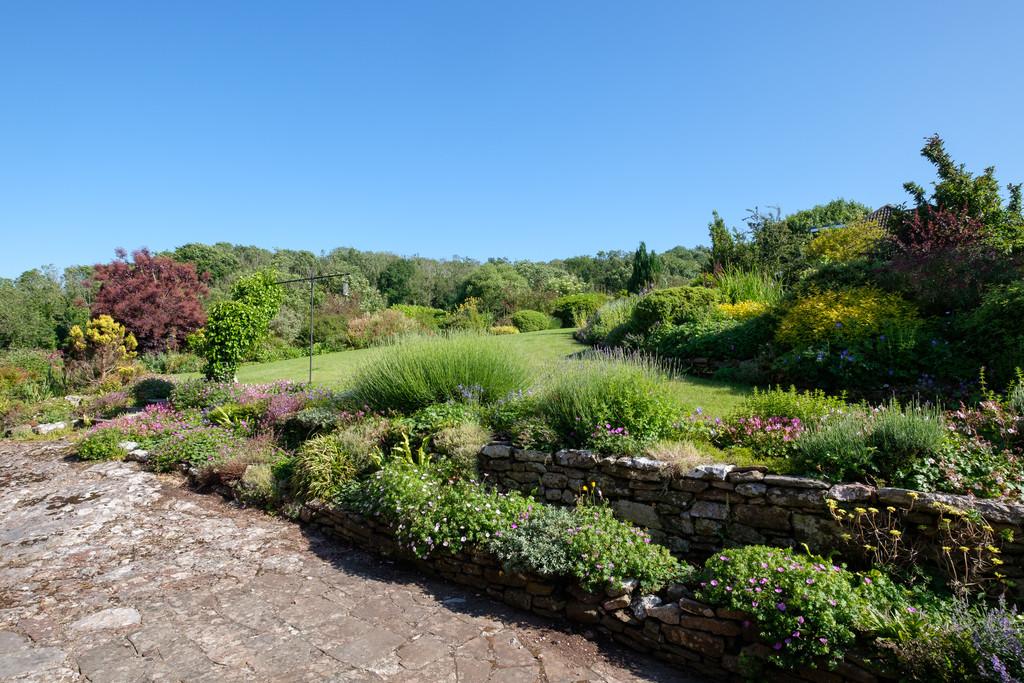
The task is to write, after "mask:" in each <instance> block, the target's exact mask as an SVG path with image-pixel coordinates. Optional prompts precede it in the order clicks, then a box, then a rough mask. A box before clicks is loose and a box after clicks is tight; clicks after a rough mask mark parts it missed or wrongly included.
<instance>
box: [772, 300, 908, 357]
mask: <svg viewBox="0 0 1024 683" xmlns="http://www.w3.org/2000/svg"><path fill="white" fill-rule="evenodd" d="M920 327H921V319H920V318H919V317H918V314H917V309H916V308H914V306H913V304H911V303H909V302H907V301H904V300H903V299H902V298H901V297H900V296H898V295H896V294H889V293H886V292H883V291H881V290H879V289H877V288H873V287H861V288H858V289H851V290H847V291H824V292H818V293H816V294H811V295H810V296H808V297H807V298H805V299H800V300H798V301H797V302H796V303H794V304H793V306H792V307H790V309H789V310H788V311H787V312H786V313H785V314H784V315H783V316H782V320H781V321H780V322H779V327H778V330H777V331H776V333H775V338H776V340H777V341H778V342H779V343H780V344H784V345H786V346H790V347H794V348H803V347H809V346H815V345H820V344H832V345H837V346H838V347H841V346H843V345H847V346H848V345H850V344H855V343H859V342H863V341H865V340H868V339H874V338H878V337H880V336H884V337H894V336H900V337H913V336H915V334H916V332H917V330H919V329H920Z"/></svg>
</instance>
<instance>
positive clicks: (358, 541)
mask: <svg viewBox="0 0 1024 683" xmlns="http://www.w3.org/2000/svg"><path fill="white" fill-rule="evenodd" d="M300 516H301V518H302V519H303V521H306V522H308V523H311V524H313V525H315V526H316V527H318V528H319V529H320V530H321V531H322V532H324V533H325V534H327V535H330V536H334V537H337V538H341V539H343V540H345V541H348V542H350V543H353V544H355V545H357V546H360V547H362V548H365V549H368V550H371V551H373V552H376V553H380V554H383V555H388V556H391V557H395V558H398V559H402V560H407V561H410V562H412V563H414V564H415V565H416V566H417V568H418V569H419V570H420V571H422V572H424V573H426V574H430V575H435V576H440V577H442V578H444V579H447V580H449V581H453V582H455V583H458V584H462V585H465V586H469V587H472V588H474V589H477V590H479V591H481V592H484V593H486V594H487V595H489V596H491V597H492V598H495V599H497V600H500V601H502V602H504V603H506V604H508V605H511V606H512V607H515V608H518V609H522V610H526V611H530V612H533V613H535V614H538V615H540V616H543V617H547V618H551V619H563V618H564V619H568V620H569V621H572V622H575V623H578V624H584V625H587V626H589V627H590V628H592V629H594V630H596V631H598V632H601V633H602V634H604V635H607V636H610V637H612V638H614V639H615V640H616V641H618V642H619V643H622V644H623V645H626V646H627V647H630V648H632V649H635V650H639V651H641V652H645V653H649V654H653V655H654V656H656V657H658V658H659V659H663V660H665V661H668V662H670V663H672V664H675V665H677V666H679V667H681V668H683V669H686V670H687V671H693V672H698V673H701V674H704V675H705V676H707V677H709V678H712V679H715V680H741V679H742V676H741V674H740V671H741V658H754V659H761V660H764V659H765V658H766V657H767V656H768V654H769V653H770V652H771V651H770V649H769V648H768V647H767V646H765V645H763V644H761V643H759V642H757V638H756V628H755V627H754V626H753V625H752V624H751V622H750V621H749V616H748V615H746V614H744V613H742V612H734V611H731V610H726V609H714V608H712V607H711V606H709V605H706V604H704V603H701V602H698V601H697V600H695V599H693V596H692V594H691V593H690V592H689V591H688V590H687V589H686V588H685V587H684V586H681V585H677V586H671V587H669V588H667V589H666V590H665V591H663V592H662V593H661V594H660V595H640V594H639V592H638V591H636V590H635V586H623V587H622V588H621V589H619V590H609V591H607V592H606V593H603V594H594V593H588V592H586V591H584V590H582V589H581V588H580V587H579V586H577V585H575V584H572V583H569V582H567V581H565V580H556V579H550V578H545V577H539V576H533V575H528V574H518V573H508V572H505V571H503V570H502V567H501V566H500V564H499V563H498V561H497V560H496V559H495V558H494V557H493V556H491V555H490V554H488V553H485V552H480V551H473V550H463V551H462V552H459V553H456V554H445V555H439V556H436V557H432V558H430V559H427V560H423V559H413V558H410V557H409V556H408V554H407V553H405V552H403V551H402V549H401V548H399V546H398V545H397V543H396V542H395V539H394V536H393V535H392V533H391V532H390V530H389V529H388V528H387V527H385V526H383V525H381V524H378V523H376V522H374V521H373V520H370V519H367V518H365V517H363V516H361V515H358V514H355V513H351V512H346V511H344V510H339V509H337V508H333V507H329V506H326V505H323V504H320V503H310V504H307V505H306V506H304V507H303V509H302V511H301V515H300ZM866 666H867V665H866V664H865V663H864V661H863V660H862V659H861V658H859V657H858V656H857V655H856V654H854V653H851V654H850V655H848V656H847V659H846V660H845V661H844V662H842V663H841V664H840V665H839V667H838V668H836V669H835V670H834V671H828V670H826V669H807V670H803V671H796V672H792V671H781V670H778V669H774V668H773V667H771V666H768V667H767V671H766V674H765V675H764V676H763V677H760V678H759V680H780V681H782V680H786V681H791V680H803V681H816V682H819V683H822V682H824V683H843V682H844V681H851V682H852V681H856V682H857V683H873V682H877V681H879V680H880V676H881V675H882V674H881V673H880V672H878V671H875V672H871V671H869V670H868V668H866Z"/></svg>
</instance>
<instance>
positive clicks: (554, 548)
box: [487, 505, 577, 576]
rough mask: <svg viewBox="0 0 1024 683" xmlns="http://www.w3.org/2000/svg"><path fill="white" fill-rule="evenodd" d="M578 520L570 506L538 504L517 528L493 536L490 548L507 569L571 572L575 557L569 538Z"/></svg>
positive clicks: (542, 572)
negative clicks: (573, 556)
mask: <svg viewBox="0 0 1024 683" xmlns="http://www.w3.org/2000/svg"><path fill="white" fill-rule="evenodd" d="M576 524H577V519H576V516H575V514H574V511H573V510H571V509H569V508H564V507H556V506H551V505H537V506H535V507H534V509H533V511H532V514H527V515H526V517H525V519H521V520H519V521H518V522H517V523H516V525H515V528H512V529H509V530H508V531H503V532H499V533H496V534H495V535H494V536H492V537H491V538H490V539H489V540H488V542H487V549H488V550H490V551H491V552H492V553H494V556H495V557H497V558H498V560H499V561H501V563H502V564H504V565H505V569H506V571H512V572H533V573H536V574H540V575H541V576H571V575H572V572H573V558H572V547H571V546H570V544H569V542H568V539H569V537H570V535H571V533H572V532H573V531H574V530H575V529H576Z"/></svg>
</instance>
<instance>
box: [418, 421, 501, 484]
mask: <svg viewBox="0 0 1024 683" xmlns="http://www.w3.org/2000/svg"><path fill="white" fill-rule="evenodd" d="M490 440H491V432H490V430H489V429H487V428H486V427H484V426H482V425H480V424H479V423H477V422H464V423H462V424H458V425H452V426H451V427H444V428H443V429H440V430H439V431H437V432H436V433H435V434H434V438H433V442H432V444H433V450H434V452H436V453H437V454H438V455H442V456H444V457H445V458H447V459H448V460H449V461H451V462H452V463H454V464H455V466H456V470H457V471H458V472H460V473H462V474H464V475H466V476H469V477H470V478H472V477H473V476H474V475H475V473H476V469H477V468H476V464H477V455H478V454H479V453H480V450H481V449H482V448H483V447H484V446H486V445H487V444H488V443H489V442H490Z"/></svg>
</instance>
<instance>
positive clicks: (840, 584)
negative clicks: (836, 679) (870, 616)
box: [697, 545, 863, 668]
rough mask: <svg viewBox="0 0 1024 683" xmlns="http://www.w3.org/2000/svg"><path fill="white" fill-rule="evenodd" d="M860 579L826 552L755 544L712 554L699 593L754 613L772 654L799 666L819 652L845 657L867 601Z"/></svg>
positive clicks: (830, 657)
mask: <svg viewBox="0 0 1024 683" xmlns="http://www.w3.org/2000/svg"><path fill="white" fill-rule="evenodd" d="M856 584H857V579H856V577H855V576H854V575H853V574H851V573H850V572H848V571H846V570H845V569H842V568H841V567H838V566H835V565H833V564H832V562H830V561H828V560H826V559H824V558H821V557H817V556H814V555H801V554H797V553H794V552H793V551H792V550H788V549H782V548H769V547H765V546H756V545H755V546H747V547H745V548H739V549H730V550H724V551H722V552H720V553H718V554H716V555H714V556H712V557H711V558H710V559H709V560H708V561H707V563H706V564H705V565H704V573H703V576H702V581H701V582H700V589H699V590H698V591H697V596H698V598H699V599H701V600H704V601H706V602H708V603H710V604H712V605H715V606H718V607H726V608H728V609H732V610H736V611H739V612H745V613H747V614H750V615H751V617H752V620H753V625H754V627H755V628H756V629H757V633H758V635H759V636H760V637H761V639H763V640H764V641H765V642H767V643H771V644H772V650H773V651H772V654H771V656H770V657H769V659H770V660H771V661H772V662H773V663H775V664H777V665H779V666H782V667H785V668H796V667H799V666H805V665H808V664H811V663H812V662H814V661H815V660H816V659H818V658H822V659H824V660H826V661H827V662H830V663H838V662H839V661H841V660H842V658H843V656H844V654H845V650H846V648H847V647H848V646H849V645H851V644H852V643H853V641H854V631H853V627H854V623H855V620H856V618H857V614H858V612H859V611H860V609H861V607H862V604H863V603H862V600H861V599H860V597H859V595H858V591H857V587H856Z"/></svg>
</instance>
